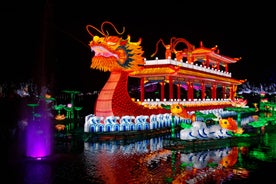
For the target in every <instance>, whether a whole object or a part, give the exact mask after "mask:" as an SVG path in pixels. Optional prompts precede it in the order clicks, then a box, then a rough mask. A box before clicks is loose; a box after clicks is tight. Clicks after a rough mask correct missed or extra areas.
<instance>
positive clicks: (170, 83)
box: [169, 76, 173, 99]
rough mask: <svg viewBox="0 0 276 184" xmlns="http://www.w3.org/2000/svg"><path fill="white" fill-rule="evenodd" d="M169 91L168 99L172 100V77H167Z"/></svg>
mask: <svg viewBox="0 0 276 184" xmlns="http://www.w3.org/2000/svg"><path fill="white" fill-rule="evenodd" d="M169 90H170V92H169V93H170V94H169V96H170V99H173V80H172V77H171V76H169Z"/></svg>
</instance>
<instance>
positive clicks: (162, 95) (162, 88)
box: [160, 81, 165, 101]
mask: <svg viewBox="0 0 276 184" xmlns="http://www.w3.org/2000/svg"><path fill="white" fill-rule="evenodd" d="M160 86H161V101H164V99H165V83H164V81H162V82H160Z"/></svg>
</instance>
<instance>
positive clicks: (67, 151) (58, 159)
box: [7, 125, 276, 184]
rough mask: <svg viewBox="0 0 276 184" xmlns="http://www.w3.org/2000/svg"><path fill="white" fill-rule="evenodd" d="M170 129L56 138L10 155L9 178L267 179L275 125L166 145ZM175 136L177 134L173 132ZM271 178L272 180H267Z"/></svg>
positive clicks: (122, 181)
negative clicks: (34, 151) (48, 149)
mask: <svg viewBox="0 0 276 184" xmlns="http://www.w3.org/2000/svg"><path fill="white" fill-rule="evenodd" d="M169 136H170V135H167V136H160V137H155V138H151V139H145V140H140V141H134V140H133V141H132V142H128V141H103V142H83V141H82V140H76V139H71V140H67V141H61V140H56V142H55V144H54V147H55V148H54V150H53V151H54V153H53V154H51V156H50V157H48V158H46V159H42V160H34V159H28V158H25V157H24V158H23V159H22V158H21V157H20V158H19V159H18V160H16V159H17V158H11V159H10V162H11V163H10V165H9V166H8V168H7V170H8V171H9V172H10V174H11V177H9V181H10V183H54V184H55V183H67V184H70V183H82V184H88V183H96V184H109V183H110V184H117V183H118V184H144V183H145V184H146V183H153V184H155V183H158V184H163V183H164V184H169V183H173V184H175V183H223V184H225V183H256V182H263V183H265V182H266V183H273V181H276V175H275V173H274V170H275V160H276V144H275V141H276V132H275V126H272V125H269V126H267V127H266V129H265V132H264V134H261V135H260V139H256V141H255V142H254V143H250V144H238V145H237V146H234V147H231V146H229V145H225V146H219V148H216V149H215V148H214V149H211V148H208V147H206V148H205V149H194V150H192V149H190V150H169V149H165V147H164V141H165V139H167V138H168V137H169ZM177 136H179V134H177ZM271 181H272V182H271Z"/></svg>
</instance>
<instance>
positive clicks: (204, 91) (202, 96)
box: [201, 82, 206, 100]
mask: <svg viewBox="0 0 276 184" xmlns="http://www.w3.org/2000/svg"><path fill="white" fill-rule="evenodd" d="M205 95H206V89H205V83H204V82H202V83H201V99H202V100H203V99H205Z"/></svg>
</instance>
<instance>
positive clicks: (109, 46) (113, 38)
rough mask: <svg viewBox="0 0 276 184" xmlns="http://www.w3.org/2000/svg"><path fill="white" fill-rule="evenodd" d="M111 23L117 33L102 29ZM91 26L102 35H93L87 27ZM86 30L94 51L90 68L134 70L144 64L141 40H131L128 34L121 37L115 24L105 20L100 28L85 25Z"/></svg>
mask: <svg viewBox="0 0 276 184" xmlns="http://www.w3.org/2000/svg"><path fill="white" fill-rule="evenodd" d="M106 24H108V25H111V26H112V27H113V28H114V30H115V32H116V33H117V34H118V35H109V34H108V31H107V30H104V25H106ZM90 28H93V29H94V30H96V31H98V32H99V33H100V34H101V35H102V36H101V37H100V36H97V35H95V36H94V35H93V34H92V33H91V32H90V31H89V29H90ZM86 30H87V31H88V33H89V34H90V35H91V36H92V41H90V43H89V46H90V48H91V51H92V52H93V53H94V56H93V57H92V61H91V66H90V68H92V69H98V70H102V71H122V70H124V71H134V70H138V69H139V68H140V67H141V65H143V64H144V58H143V57H142V54H143V53H144V51H143V50H142V47H141V45H140V44H141V42H142V40H141V39H139V41H138V42H131V41H130V35H127V38H126V39H123V38H122V36H121V35H122V34H123V33H124V29H123V31H122V32H118V31H117V29H116V28H115V26H114V25H113V24H112V23H110V22H108V21H105V22H103V23H102V25H101V30H99V29H97V28H96V27H94V26H92V25H87V26H86Z"/></svg>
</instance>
